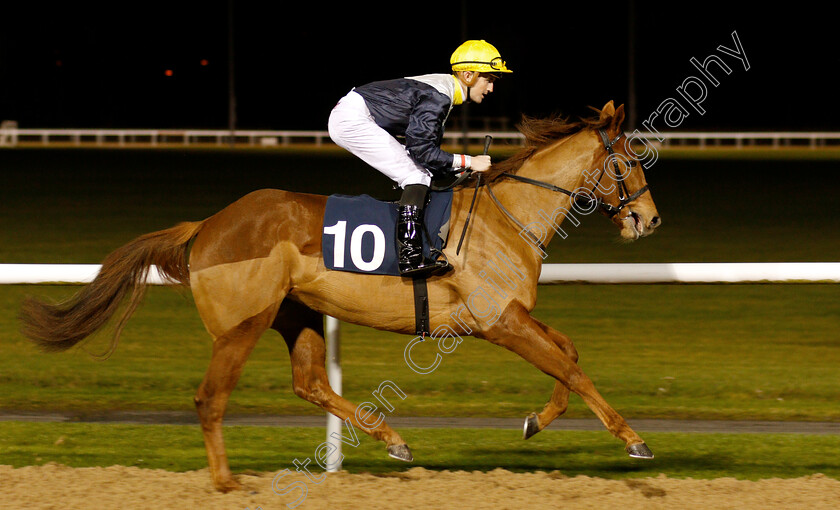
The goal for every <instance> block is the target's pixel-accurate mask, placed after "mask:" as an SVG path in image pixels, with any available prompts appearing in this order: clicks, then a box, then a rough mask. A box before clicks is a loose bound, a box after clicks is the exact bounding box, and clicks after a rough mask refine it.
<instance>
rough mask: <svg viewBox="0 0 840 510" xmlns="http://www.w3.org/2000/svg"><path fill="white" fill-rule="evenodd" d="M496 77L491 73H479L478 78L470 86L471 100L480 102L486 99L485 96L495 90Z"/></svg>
mask: <svg viewBox="0 0 840 510" xmlns="http://www.w3.org/2000/svg"><path fill="white" fill-rule="evenodd" d="M495 81H496V77H495V76H494V75H492V74H489V73H479V74H478V78H477V79H476V81H475V84H473V86H472V87H470V100H471V101H472V102H473V103H480V102H482V101H483V100H484V96H486V95H487V94H489V93H491V92H493V83H494V82H495Z"/></svg>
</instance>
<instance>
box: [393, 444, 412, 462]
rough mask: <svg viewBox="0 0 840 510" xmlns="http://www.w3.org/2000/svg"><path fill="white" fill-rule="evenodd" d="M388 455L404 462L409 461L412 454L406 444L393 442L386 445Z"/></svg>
mask: <svg viewBox="0 0 840 510" xmlns="http://www.w3.org/2000/svg"><path fill="white" fill-rule="evenodd" d="M388 456H389V457H393V458H395V459H397V460H402V461H404V462H411V461H412V460H414V456H413V455H411V450H410V449H409V448H408V445H407V444H395V445H392V446H389V447H388Z"/></svg>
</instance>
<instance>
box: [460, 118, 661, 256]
mask: <svg viewBox="0 0 840 510" xmlns="http://www.w3.org/2000/svg"><path fill="white" fill-rule="evenodd" d="M598 133H599V134H600V135H601V141H602V142H603V144H604V148H605V149H606V150H607V152H608V153H609V156H608V157H611V156H614V155H615V150H614V149H613V146H614V145H615V144H616V143H618V141H619V140H620V139H621V137H622V136H624V133H623V132H621V133H619V134H618V136H616V137H615V138H614V139H613V140H610V138H609V136H608V135H607V132H606V131H605V130H603V129H599V130H598ZM636 164H637V162H636V160H635V159H632V160H629V161H628V165H629V166H631V167H634V166H636ZM605 172H606V168H603V169H602V170H601V174H600V175H599V176H598V181H597V182H596V183H595V185H594V186H593V187H592V190H591V191H590V192H589V193H578V192H574V191H569V190H567V189H565V188H561V187H560V186H555V185H554V184H551V183H548V182H544V181H539V180H537V179H531V178H530V177H523V176H521V175H516V174H511V173H507V172H505V173H503V174H501V175H502V176H504V177H509V178H511V179H513V180H516V181H519V182H524V183H526V184H530V185H533V186H538V187H540V188H545V189H547V190H550V191H554V192H556V193H563V194H564V195H568V196H569V197H570V198H571V199H572V201H573V202H575V203H576V204H578V205H579V206H580V207H581V208H582V209H584V210H587V209H589V208H590V207H591V205H592V200H593V198H592V197H593V196H594V195H595V189H596V188H597V187H598V186H599V185H600V184H601V179H602V178H603V177H604V173H605ZM613 172H614V180H615V181H616V182H617V183H618V200H619V202H618V205H612V204H607V203H605V202H604V201H603V200H602V199H601V198H598V197H595V199H594V200H595V204H596V207H600V208H601V211H602V212H603V213H604V214H606V215H607V217H609V218H612V217H613V216H615V215H616V214H618V213H620V212H621V210H622V209H624V208H625V207H626V206H627V205H628V204H629V203H630V202H633V201H634V200H636V199H638V198H639V197H640V196H642V195H644V194H645V193H646V192H648V191H650V186H649V185H647V184H645V185H644V186H642V187H641V188H639V189H638V190H637V191H636V192H635V193H633V194H631V195H629V196H628V191H627V185H626V184H625V183H624V177H623V174H622V173H621V171H620V170H619V168H618V161H617V158H613ZM479 175H480V174H479ZM480 185H481V181H479V182H478V184H477V185H476V191H478V187H479V186H480ZM487 193H488V194H489V195H490V198H491V199H492V200H493V203H495V204H496V206H497V207H498V208H499V210H500V211H502V213H504V215H505V216H507V217H508V218H509V219H510V220H511V221H512V222H513V223H514V224H516V226H518V227H519V229H520V232H523V231H524V232H526V233H527V234H528V236H529V237H530V238H531V240H532V241H533V242H534V243H535V245H537V246H539V247H540V248H541V249H542V250H543V251H545V246H544V245H543V243H542V241H541V240H540V239H539V238H538V237H537V236H536V235H534V233H532V232H531V231H530V230H528V229H527V227H525V225H523V224H522V222H521V221H519V220H518V219H517V218H516V217H515V216H514V215H513V214H512V213H511V212H510V211H508V210H507V208H506V207H505V206H504V205H502V203H501V202H500V201H499V199H498V198H497V197H496V195H495V193H493V188H491V187H490V186H489V185H488V186H487ZM474 203H475V196H473V204H474ZM471 212H472V205H471V206H470V213H471ZM468 218H469V216H468ZM466 230H467V225H466V223H465V224H464V230H463V232H462V233H461V240H462V241H463V238H464V234H465V233H466ZM460 248H461V243H458V249H459V250H460Z"/></svg>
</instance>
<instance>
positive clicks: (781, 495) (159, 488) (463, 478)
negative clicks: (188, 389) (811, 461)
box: [0, 464, 840, 510]
mask: <svg viewBox="0 0 840 510" xmlns="http://www.w3.org/2000/svg"><path fill="white" fill-rule="evenodd" d="M294 475H295V476H292V475H291V474H289V476H286V477H285V478H284V479H282V480H277V483H276V484H275V487H276V489H277V491H278V492H280V493H283V492H284V489H286V488H287V487H288V486H289V485H290V484H292V483H293V482H294V481H297V480H301V478H300V477H299V476H298V475H297V473H295V474H294ZM275 476H276V473H253V474H248V475H240V476H239V480H240V482H242V483H243V485H244V486H245V490H243V491H237V492H233V493H229V494H220V493H218V492H216V491H215V490H213V488H212V486H211V483H210V478H209V475H208V471H207V470H206V469H205V470H201V471H191V472H187V473H172V472H168V471H163V470H150V469H140V468H135V467H123V466H112V467H108V468H70V467H66V466H62V465H57V464H47V465H44V466H29V467H23V468H18V469H14V468H12V467H11V466H0V508H9V509H24V508H25V509H27V510H31V509H46V508H50V509H56V510H58V509H76V508H79V509H81V508H84V509H100V508H101V509H108V508H120V509H156V510H157V509H160V510H163V509H178V510H184V509H193V508H195V509H224V510H244V509H250V510H256V509H257V508H262V510H270V509H281V508H287V506H286V504H287V503H288V504H290V506H291V505H293V504H295V502H296V500H297V499H298V498H300V497H301V496H302V491H301V490H299V489H289V490H288V493H287V494H285V495H280V494H277V493H275V492H274V491H272V480H273V478H274V477H275ZM298 503H299V504H298V506H297V508H299V509H301V510H310V509H311V510H316V509H326V508H331V509H362V508H364V509H371V510H374V509H397V508H400V509H403V508H408V509H446V508H469V509H472V508H488V509H489V508H492V509H506V508H510V509H514V508H515V509H522V508H563V509H568V508H593V509H595V508H622V509H634V508H640V509H641V508H644V509H656V508H680V509H683V508H697V509H700V508H703V509H706V508H715V509H721V508H774V507H776V508H786V509H787V508H809V509H821V508H826V509H827V508H832V509H835V508H838V507H839V506H840V481H838V480H834V479H832V478H828V477H825V476H823V475H819V474H817V475H812V476H807V477H802V478H795V479H769V480H760V481H757V482H751V481H739V480H735V479H733V478H719V479H715V480H691V479H688V480H684V479H674V478H667V477H665V476H664V475H660V476H658V477H656V478H641V479H631V480H605V479H599V478H590V477H585V476H576V477H574V478H568V477H565V476H564V475H562V474H560V473H558V472H552V473H545V472H537V473H512V472H509V471H505V470H502V469H496V470H493V471H490V472H472V473H469V472H463V471H459V472H450V471H429V470H426V469H423V468H413V469H409V470H408V471H405V472H401V473H393V474H388V475H378V476H374V475H369V474H348V473H336V474H331V475H328V476H327V478H326V479H325V480H323V482H322V483H320V484H315V483H313V482H309V483H308V494H307V495H306V497H305V499H303V500H301V501H299V502H298Z"/></svg>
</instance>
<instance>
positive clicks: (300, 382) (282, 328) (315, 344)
mask: <svg viewBox="0 0 840 510" xmlns="http://www.w3.org/2000/svg"><path fill="white" fill-rule="evenodd" d="M272 328H274V329H276V330H277V331H279V332H280V334H281V335H283V338H284V339H285V340H286V344H288V346H289V355H290V357H291V361H292V377H293V384H294V390H295V394H296V395H298V396H299V397H301V398H303V399H304V400H307V401H309V402H312V403H313V404H315V405H317V406H318V407H320V408H322V409H323V410H325V411H326V412H328V413H331V414H333V415H335V416H337V417H339V418H340V419H341V420H343V421H346V420H349V421H350V423H351V424H352V425H353V427H358V428H361V429H362V430H363V431H365V432H366V433H367V434H369V435H370V436H371V437H373V438H375V439H378V440H380V441H384V442H385V445H386V446H387V448H388V454H389V455H390V456H391V457H394V458H396V459H399V460H404V461H411V460H413V457H412V456H411V451H410V450H409V448H408V446H407V445H406V444H405V441H404V440H403V438H402V437H400V435H399V434H398V433H397V432H396V431H395V430H394V429H392V428H391V427H390V426H389V425H388V424H387V423H385V420H384V419H380V420H378V422H377V423H375V424H370V423H361V422H360V421H359V419H358V418H357V416H358V413H357V412H356V410H357V407H356V405H354V404H353V403H351V402H350V401H348V400H346V399H345V398H343V397H341V396H340V395H338V394H336V393H335V392H334V391H333V389H332V387H330V383H329V380H328V378H327V371H326V367H325V363H326V343H325V340H324V316H323V315H322V314H320V313H318V312H316V311H314V310H312V309H311V308H309V307H307V306H306V305H303V304H301V303H298V302H296V301H292V300H290V299H286V300H285V301H283V304H282V305H281V307H280V311H279V312H278V314H277V318H276V319H275V321H274V325H273V326H272ZM362 419H363V420H364V419H365V416H362ZM371 421H372V419H371Z"/></svg>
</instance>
